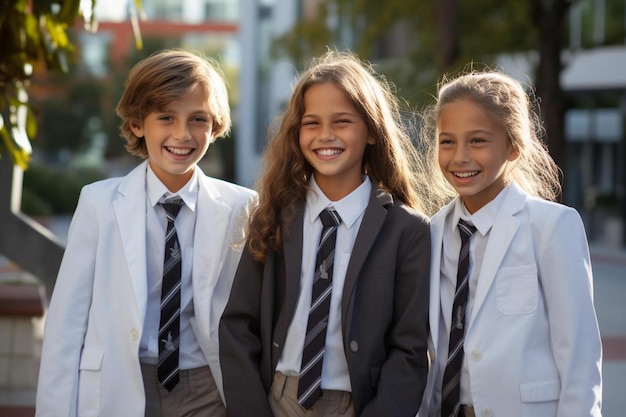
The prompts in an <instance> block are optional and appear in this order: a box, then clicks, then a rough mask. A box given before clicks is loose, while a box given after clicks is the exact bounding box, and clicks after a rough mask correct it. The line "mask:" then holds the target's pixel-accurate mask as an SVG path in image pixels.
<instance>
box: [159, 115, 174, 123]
mask: <svg viewBox="0 0 626 417" xmlns="http://www.w3.org/2000/svg"><path fill="white" fill-rule="evenodd" d="M158 119H159V120H163V121H165V122H168V121H170V120H173V117H172V116H167V115H162V116H159V117H158Z"/></svg>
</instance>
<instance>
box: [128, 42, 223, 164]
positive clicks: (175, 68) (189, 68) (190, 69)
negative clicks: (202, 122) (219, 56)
mask: <svg viewBox="0 0 626 417" xmlns="http://www.w3.org/2000/svg"><path fill="white" fill-rule="evenodd" d="M196 88H201V89H202V90H203V91H204V93H205V96H206V100H207V103H208V107H209V111H210V112H211V116H212V117H213V130H212V135H211V136H212V140H215V139H217V138H218V137H221V136H225V135H226V134H228V132H229V131H230V127H231V119H230V107H229V105H228V93H227V90H226V85H225V83H224V79H223V77H222V74H221V71H220V70H219V67H218V66H217V64H216V63H214V62H212V60H210V59H209V58H207V57H202V56H200V55H195V54H193V53H191V52H186V51H182V50H177V49H171V50H164V51H160V52H157V53H155V54H153V55H151V56H150V57H148V58H146V59H143V60H141V61H139V63H137V64H136V65H135V66H134V67H133V68H132V69H131V71H130V73H129V75H128V79H127V80H126V84H125V88H124V93H123V94H122V97H121V98H120V100H119V102H118V104H117V107H116V112H117V114H118V116H119V117H120V118H121V119H122V123H121V125H120V131H121V134H122V136H123V137H124V138H125V139H126V149H127V150H128V152H130V153H131V154H133V155H136V156H139V157H141V158H147V157H148V150H147V148H146V143H145V140H144V138H140V137H137V136H135V134H134V133H133V132H132V130H131V128H130V126H131V124H141V123H143V121H144V119H145V118H146V117H147V116H148V115H149V114H150V113H153V112H156V111H163V110H165V109H166V107H167V106H169V105H170V104H171V103H173V102H175V101H177V100H179V99H180V97H182V96H184V95H185V94H187V93H190V92H191V91H193V90H195V89H196Z"/></svg>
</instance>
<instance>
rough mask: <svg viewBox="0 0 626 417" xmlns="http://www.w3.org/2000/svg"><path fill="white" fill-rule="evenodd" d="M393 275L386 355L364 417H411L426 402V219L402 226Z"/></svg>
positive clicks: (428, 252)
mask: <svg viewBox="0 0 626 417" xmlns="http://www.w3.org/2000/svg"><path fill="white" fill-rule="evenodd" d="M394 275H395V276H394V278H393V284H391V285H393V303H392V309H393V312H392V320H391V323H390V326H389V327H388V331H387V334H386V337H385V341H384V344H385V350H386V352H387V358H386V360H385V361H384V363H383V364H382V366H381V368H380V376H379V379H378V383H377V385H376V387H375V393H374V395H373V397H372V398H371V400H370V401H369V402H368V403H367V404H366V405H365V408H364V409H363V412H362V413H361V414H360V416H361V417H379V416H394V417H400V416H407V417H408V416H411V417H412V416H415V414H416V413H417V411H418V409H419V406H420V404H421V398H422V395H423V392H424V389H425V387H426V378H427V372H428V361H427V337H428V305H429V282H430V281H429V275H430V228H429V226H428V221H427V219H426V218H424V217H421V216H419V215H418V216H417V218H415V217H413V221H412V222H411V224H410V225H409V226H408V227H404V228H403V231H402V232H401V234H400V236H399V237H398V245H397V252H396V260H395V274H394ZM372 308H376V307H375V306H372Z"/></svg>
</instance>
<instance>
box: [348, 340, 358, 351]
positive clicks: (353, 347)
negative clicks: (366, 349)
mask: <svg viewBox="0 0 626 417" xmlns="http://www.w3.org/2000/svg"><path fill="white" fill-rule="evenodd" d="M350 350H351V351H353V352H357V351H358V350H359V344H358V342H357V341H356V340H352V341H351V342H350Z"/></svg>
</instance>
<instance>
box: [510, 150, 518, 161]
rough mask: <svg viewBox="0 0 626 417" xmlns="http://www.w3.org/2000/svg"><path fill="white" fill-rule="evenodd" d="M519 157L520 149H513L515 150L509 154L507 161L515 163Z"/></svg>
mask: <svg viewBox="0 0 626 417" xmlns="http://www.w3.org/2000/svg"><path fill="white" fill-rule="evenodd" d="M518 157H519V149H518V148H513V149H511V151H510V152H509V157H508V158H507V161H509V162H513V161H515V160H516V159H517V158H518Z"/></svg>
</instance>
